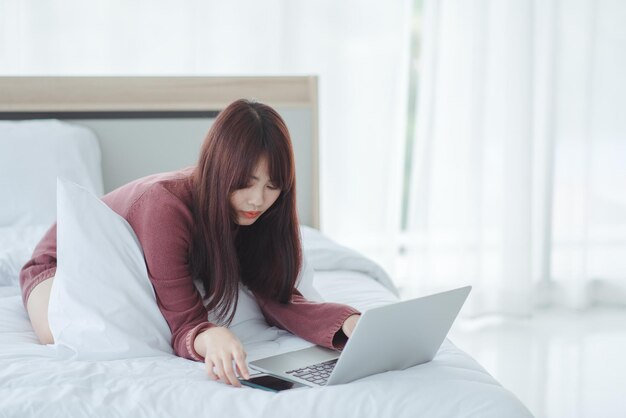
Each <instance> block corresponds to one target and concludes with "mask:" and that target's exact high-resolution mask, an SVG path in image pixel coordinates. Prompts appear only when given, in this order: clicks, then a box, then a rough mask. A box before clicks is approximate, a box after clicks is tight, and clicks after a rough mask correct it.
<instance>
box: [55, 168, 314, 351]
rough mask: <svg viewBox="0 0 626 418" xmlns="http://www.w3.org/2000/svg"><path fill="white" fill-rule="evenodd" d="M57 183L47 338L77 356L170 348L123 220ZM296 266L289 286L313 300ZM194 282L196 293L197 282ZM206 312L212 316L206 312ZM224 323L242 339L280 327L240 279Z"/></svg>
mask: <svg viewBox="0 0 626 418" xmlns="http://www.w3.org/2000/svg"><path fill="white" fill-rule="evenodd" d="M57 189H58V191H57V196H58V197H57V199H58V221H57V271H56V276H55V279H54V282H53V285H52V290H51V294H50V302H49V306H48V322H49V325H50V330H51V331H52V335H53V337H54V340H55V344H56V345H57V346H58V347H60V348H63V349H69V350H70V352H71V353H74V358H75V359H78V360H113V359H122V358H130V357H148V356H156V355H164V354H172V353H173V350H172V348H171V345H170V340H171V332H170V330H169V326H168V325H167V322H166V321H165V319H164V318H163V315H162V314H161V311H160V310H159V309H158V306H157V303H156V299H155V293H154V289H153V287H152V284H151V283H150V279H149V278H148V272H147V269H146V264H145V259H144V257H143V251H142V249H141V245H140V243H139V241H138V239H137V237H136V235H135V233H134V231H133V230H132V228H131V226H130V225H129V224H128V222H126V220H125V219H124V218H122V217H121V216H119V215H118V214H117V213H115V212H114V211H113V210H112V209H110V208H109V207H108V206H107V205H106V204H105V203H104V202H102V201H101V200H100V199H98V198H97V197H96V196H94V195H93V194H91V193H90V192H89V191H88V190H87V189H85V188H83V187H80V186H78V185H76V184H74V183H72V182H69V181H67V180H62V179H59V180H58V182H57ZM303 267H304V268H303V269H302V272H301V274H300V276H299V277H298V282H297V288H298V289H299V290H300V291H301V292H302V294H303V295H304V296H305V297H307V298H309V299H312V300H318V301H321V300H322V298H321V296H319V293H317V292H316V291H315V289H314V288H313V269H312V268H311V267H310V265H309V264H308V263H307V262H306V258H305V259H304V262H303ZM195 285H196V287H197V288H198V290H199V291H200V293H201V294H203V293H204V290H203V288H202V286H201V284H200V283H195ZM207 319H208V320H209V321H211V322H216V321H215V318H214V317H213V316H212V314H211V313H209V314H208V315H207ZM229 329H230V330H231V331H232V332H233V333H234V334H235V335H237V337H238V338H239V339H240V340H241V342H242V343H243V344H244V345H245V344H251V343H259V342H266V341H273V340H275V339H276V338H277V337H278V336H279V334H280V333H279V332H278V331H279V330H278V329H277V328H276V327H272V326H269V325H268V324H267V322H266V321H265V318H264V316H263V313H262V312H261V309H260V308H259V306H258V304H257V302H256V299H255V298H254V295H253V294H252V293H251V292H250V291H249V290H248V289H247V287H246V286H244V285H242V284H240V287H239V301H238V304H237V310H236V311H235V316H234V317H233V321H232V323H231V325H230V327H229Z"/></svg>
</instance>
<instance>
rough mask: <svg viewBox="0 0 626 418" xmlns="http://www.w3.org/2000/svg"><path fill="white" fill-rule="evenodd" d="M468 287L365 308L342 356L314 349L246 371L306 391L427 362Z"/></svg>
mask: <svg viewBox="0 0 626 418" xmlns="http://www.w3.org/2000/svg"><path fill="white" fill-rule="evenodd" d="M470 290H471V286H466V287H461V288H459V289H454V290H450V291H447V292H442V293H437V294H434V295H430V296H424V297H420V298H416V299H411V300H405V301H400V302H397V303H393V304H390V305H385V306H381V307H378V308H372V309H369V310H367V311H365V312H363V314H362V315H361V318H360V319H359V321H358V322H357V326H356V328H355V329H354V332H353V333H352V336H351V337H350V338H349V339H348V342H347V343H346V345H345V347H344V349H343V351H336V350H330V349H328V348H325V347H320V346H314V347H309V348H305V349H302V350H297V351H292V352H289V353H283V354H279V355H276V356H272V357H266V358H262V359H258V360H255V361H251V362H250V363H249V366H250V367H251V368H253V369H255V370H258V371H261V372H265V373H267V374H269V375H273V376H277V377H280V378H282V379H285V380H288V381H292V382H296V383H300V384H302V385H305V386H312V387H317V386H325V385H339V384H342V383H348V382H352V381H353V380H356V379H360V378H362V377H366V376H370V375H373V374H376V373H382V372H385V371H389V370H402V369H406V368H407V367H411V366H415V365H417V364H422V363H426V362H428V361H431V360H432V359H433V358H434V357H435V354H437V351H438V350H439V347H440V346H441V343H442V342H443V340H444V338H445V337H446V335H447V334H448V331H449V330H450V327H451V326H452V323H453V322H454V319H455V318H456V316H457V315H458V313H459V311H460V310H461V307H462V306H463V303H464V302H465V299H467V295H468V294H469V292H470Z"/></svg>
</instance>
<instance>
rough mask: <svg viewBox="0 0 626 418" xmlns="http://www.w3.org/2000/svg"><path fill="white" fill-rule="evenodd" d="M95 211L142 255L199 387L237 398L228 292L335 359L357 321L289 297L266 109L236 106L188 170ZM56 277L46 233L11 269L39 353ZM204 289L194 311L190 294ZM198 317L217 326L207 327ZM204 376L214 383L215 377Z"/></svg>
mask: <svg viewBox="0 0 626 418" xmlns="http://www.w3.org/2000/svg"><path fill="white" fill-rule="evenodd" d="M102 200H103V201H104V202H105V203H106V204H107V205H108V206H109V207H111V208H112V209H113V210H114V211H115V212H117V213H118V214H119V215H121V216H122V217H124V218H125V219H126V220H127V221H128V223H129V224H130V225H131V227H132V228H133V230H134V231H135V233H136V235H137V238H138V239H139V242H140V243H141V246H142V249H143V252H144V256H145V260H146V266H147V270H148V276H149V278H150V281H151V283H152V285H153V287H154V290H155V293H156V299H157V304H158V306H159V309H160V310H161V312H162V314H163V316H164V318H165V320H166V321H167V323H168V325H169V327H170V330H171V331H172V346H173V348H174V352H175V353H176V354H177V355H178V356H181V357H185V358H188V359H192V360H196V361H204V362H205V364H206V369H207V373H208V375H209V377H210V378H211V379H213V380H215V379H218V378H219V379H221V380H222V381H223V382H225V383H227V384H232V385H234V386H237V387H240V386H241V384H240V383H239V381H238V379H237V377H236V375H235V370H234V369H233V360H234V363H235V368H236V371H237V373H238V374H239V376H242V377H244V378H246V379H247V378H249V371H248V367H247V364H246V360H245V359H246V353H245V351H244V349H243V346H242V344H241V342H240V341H239V339H238V338H237V337H236V336H235V334H233V333H232V332H231V331H229V329H228V325H229V324H230V322H231V321H232V319H233V316H234V313H235V309H236V307H237V296H238V289H239V283H240V282H241V283H242V284H244V285H245V286H247V287H248V289H250V290H251V291H252V293H253V294H254V296H255V297H256V300H257V302H258V303H259V307H260V308H261V311H262V312H263V315H264V316H265V318H266V319H267V322H268V323H269V324H270V325H275V326H278V327H280V328H283V329H286V330H288V331H290V332H292V333H294V334H296V335H298V336H300V337H302V338H304V339H307V340H309V341H311V342H314V343H316V344H318V345H321V346H325V347H327V348H332V349H336V350H341V349H342V348H343V346H344V345H345V343H346V341H347V338H349V337H350V335H351V334H352V331H353V330H354V327H355V326H356V323H357V321H358V318H359V315H360V312H359V311H357V310H356V309H354V308H352V307H350V306H347V305H342V304H336V303H313V302H310V301H307V300H306V299H305V298H304V297H303V296H302V294H301V293H300V292H298V290H297V289H296V288H295V283H296V278H297V276H298V273H299V271H300V269H301V264H302V246H301V242H300V235H299V227H298V217H297V212H296V187H295V168H294V158H293V150H292V146H291V139H290V137H289V132H288V130H287V127H286V125H285V123H284V121H283V120H282V118H281V117H280V116H279V115H278V113H277V112H276V111H275V110H274V109H272V108H271V107H269V106H267V105H264V104H261V103H257V102H250V101H247V100H238V101H236V102H234V103H232V104H230V105H229V106H228V107H227V108H226V109H224V110H223V111H222V112H220V114H219V115H218V117H217V118H216V120H215V122H214V124H213V126H212V127H211V129H210V130H209V133H208V135H207V137H206V139H205V141H204V143H203V145H202V147H201V150H200V156H199V159H198V163H197V165H196V166H195V167H191V168H188V169H184V170H180V171H176V172H171V173H161V174H155V175H152V176H148V177H144V178H141V179H139V180H135V181H133V182H131V183H129V184H126V185H124V186H122V187H120V188H118V189H116V190H114V191H113V192H111V193H109V194H107V195H106V196H104V197H103V198H102ZM55 271H56V225H53V226H52V228H51V229H50V230H49V231H48V232H47V233H46V235H45V236H44V237H43V239H42V240H41V242H40V243H39V244H38V245H37V247H36V248H35V251H34V253H33V257H32V259H31V260H30V261H29V262H28V263H27V264H26V265H25V266H24V267H23V268H22V271H21V273H20V285H21V288H22V297H23V301H24V305H25V306H26V309H27V311H28V315H29V317H30V320H31V323H32V325H33V329H34V330H35V333H36V334H37V337H38V338H39V340H40V342H41V343H42V344H50V343H53V342H54V341H53V337H52V334H51V332H50V328H49V326H48V313H47V310H48V301H49V299H50V289H51V285H52V282H53V280H54V274H55ZM194 281H199V282H201V283H202V284H203V287H204V290H205V292H204V293H205V297H204V299H205V300H207V303H206V307H205V304H204V303H203V300H202V297H201V296H200V293H199V292H198V290H197V289H196V287H195V285H194ZM208 312H210V313H211V314H213V315H214V316H215V317H216V318H218V320H219V321H216V322H218V323H212V322H209V321H208V320H207V319H208V315H207V314H208ZM214 369H215V371H214Z"/></svg>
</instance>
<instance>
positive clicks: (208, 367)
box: [204, 358, 217, 380]
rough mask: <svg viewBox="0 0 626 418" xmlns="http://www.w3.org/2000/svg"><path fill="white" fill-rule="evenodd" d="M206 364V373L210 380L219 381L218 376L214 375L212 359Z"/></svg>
mask: <svg viewBox="0 0 626 418" xmlns="http://www.w3.org/2000/svg"><path fill="white" fill-rule="evenodd" d="M204 363H205V364H206V371H207V374H208V375H209V378H210V379H212V380H217V376H216V375H215V373H213V362H212V361H211V359H209V358H207V359H205V360H204Z"/></svg>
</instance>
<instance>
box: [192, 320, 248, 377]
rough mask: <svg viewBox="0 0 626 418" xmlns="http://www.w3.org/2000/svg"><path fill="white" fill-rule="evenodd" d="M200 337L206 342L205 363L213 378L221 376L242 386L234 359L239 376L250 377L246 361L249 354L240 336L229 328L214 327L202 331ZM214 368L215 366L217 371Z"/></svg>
mask: <svg viewBox="0 0 626 418" xmlns="http://www.w3.org/2000/svg"><path fill="white" fill-rule="evenodd" d="M198 337H200V338H201V339H202V343H204V344H203V345H204V347H205V350H204V363H205V365H206V369H207V373H208V374H209V377H210V378H211V379H213V380H216V379H217V378H219V379H221V380H222V381H223V382H224V383H226V384H231V385H233V386H236V387H241V383H239V380H238V379H237V377H236V376H235V371H234V370H233V359H234V360H235V363H236V368H237V373H238V374H239V376H240V377H243V378H244V379H249V378H250V372H249V371H248V364H247V362H246V356H247V354H246V352H245V350H244V349H243V345H242V344H241V341H239V338H237V336H236V335H235V334H233V333H232V332H231V331H230V330H229V329H228V328H226V327H212V328H209V329H207V330H205V331H203V332H202V333H200V335H198ZM202 343H201V344H202ZM213 368H215V372H214V371H213ZM216 374H217V376H216Z"/></svg>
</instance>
